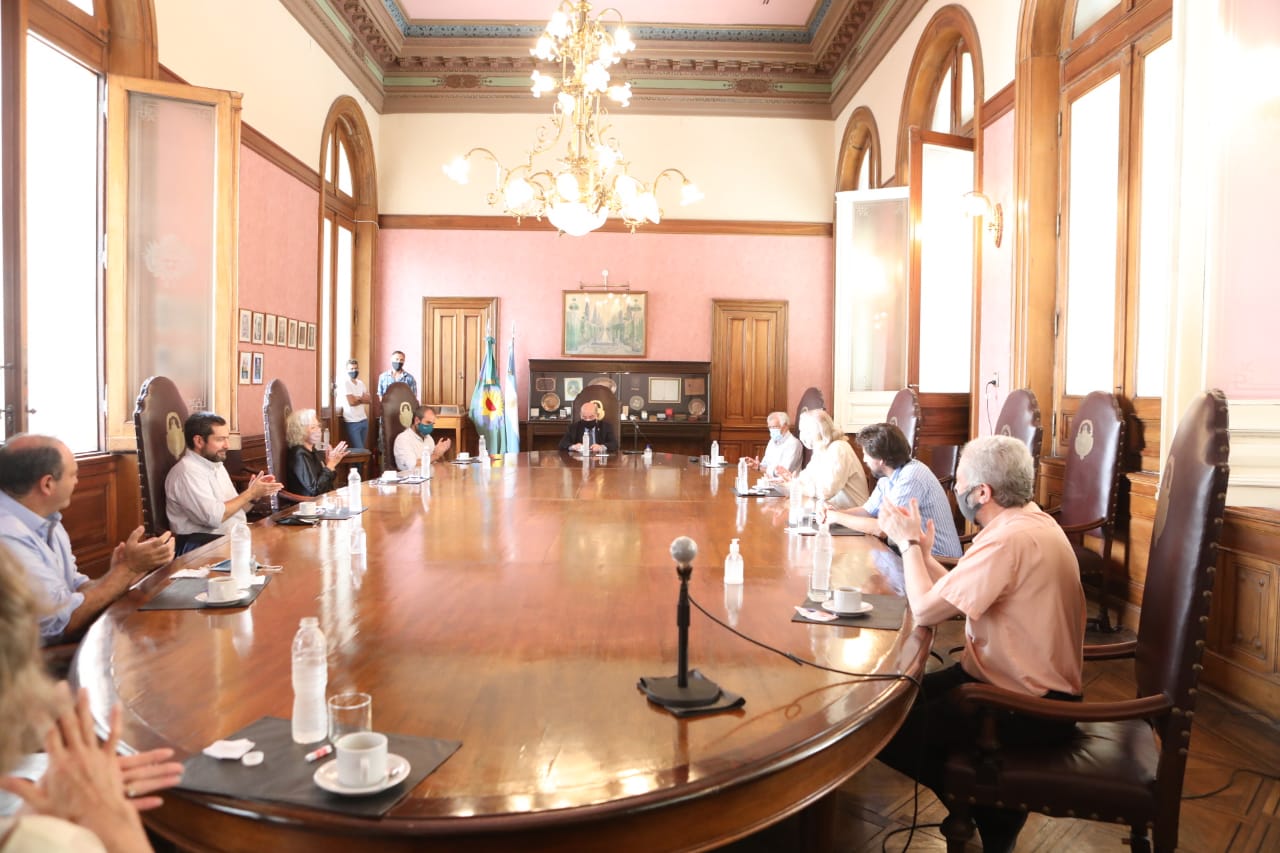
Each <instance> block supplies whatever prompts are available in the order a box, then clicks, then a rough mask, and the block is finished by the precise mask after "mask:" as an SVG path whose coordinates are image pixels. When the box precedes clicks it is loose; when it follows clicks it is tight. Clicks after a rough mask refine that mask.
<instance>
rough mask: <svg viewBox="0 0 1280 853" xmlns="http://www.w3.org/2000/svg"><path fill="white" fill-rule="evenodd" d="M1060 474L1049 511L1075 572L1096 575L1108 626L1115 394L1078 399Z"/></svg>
mask: <svg viewBox="0 0 1280 853" xmlns="http://www.w3.org/2000/svg"><path fill="white" fill-rule="evenodd" d="M1072 429H1073V431H1074V432H1073V434H1072V435H1071V437H1070V438H1069V440H1068V442H1067V457H1066V461H1065V467H1064V469H1063V475H1062V502H1061V503H1060V504H1059V505H1058V507H1057V508H1056V509H1055V510H1053V511H1052V514H1053V515H1054V516H1056V517H1057V519H1058V523H1059V524H1061V525H1062V529H1063V530H1064V531H1065V532H1066V534H1067V538H1068V539H1070V540H1071V545H1072V547H1073V548H1074V549H1075V552H1076V559H1077V560H1078V561H1079V563H1080V574H1081V575H1083V576H1085V577H1098V578H1099V582H1098V584H1099V593H1098V627H1099V628H1101V629H1102V630H1104V631H1110V630H1111V616H1110V614H1109V613H1108V611H1107V601H1108V596H1107V580H1108V576H1109V575H1110V572H1109V571H1108V570H1107V569H1108V564H1109V563H1110V561H1111V542H1112V538H1113V537H1114V535H1115V520H1116V497H1117V496H1118V495H1119V493H1120V463H1121V458H1122V457H1121V454H1122V452H1123V448H1124V433H1125V425H1124V413H1123V412H1121V410H1120V403H1119V401H1117V400H1116V396H1115V395H1114V394H1108V393H1107V392H1106V391H1094V392H1093V393H1092V394H1089V395H1088V396H1087V397H1085V398H1084V400H1083V401H1082V402H1081V403H1080V408H1079V410H1078V411H1077V412H1076V416H1075V419H1074V421H1072ZM1086 535H1088V536H1096V537H1098V538H1100V539H1101V540H1102V550H1101V553H1098V552H1095V551H1092V550H1090V549H1089V548H1086V547H1085V545H1084V538H1085V536H1086Z"/></svg>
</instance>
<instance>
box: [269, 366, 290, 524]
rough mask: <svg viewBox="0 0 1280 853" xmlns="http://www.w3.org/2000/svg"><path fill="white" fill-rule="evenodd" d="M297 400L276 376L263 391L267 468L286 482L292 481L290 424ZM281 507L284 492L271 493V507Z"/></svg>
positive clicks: (281, 480) (278, 478)
mask: <svg viewBox="0 0 1280 853" xmlns="http://www.w3.org/2000/svg"><path fill="white" fill-rule="evenodd" d="M292 413H293V400H292V399H290V397H289V388H288V386H287V385H285V384H284V381H283V380H280V379H272V380H271V384H270V385H268V386H267V390H266V392H265V393H263V395H262V434H263V435H264V436H266V439H267V471H268V472H270V473H272V474H274V475H275V477H276V479H277V480H279V481H280V482H282V483H287V482H288V481H289V477H288V473H289V472H288V470H287V468H288V466H289V440H288V436H287V432H286V431H287V425H288V422H289V415H290V414H292ZM279 509H280V496H279V495H276V494H273V495H271V511H272V512H276V511H278V510H279Z"/></svg>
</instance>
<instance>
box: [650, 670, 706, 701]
mask: <svg viewBox="0 0 1280 853" xmlns="http://www.w3.org/2000/svg"><path fill="white" fill-rule="evenodd" d="M685 680H686V682H687V686H685V687H681V686H680V676H678V675H672V676H669V677H666V678H650V677H647V676H646V677H645V679H644V685H645V686H644V692H645V694H646V695H647V696H648V697H649V699H650V700H651V701H653V702H655V703H657V704H659V705H662V706H663V707H666V708H703V707H706V706H707V705H714V704H715V703H716V702H717V701H719V699H720V687H719V685H717V684H716V683H715V682H714V681H709V680H707V679H705V678H692V677H691V678H687V679H685Z"/></svg>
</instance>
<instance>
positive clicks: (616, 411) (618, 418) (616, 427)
mask: <svg viewBox="0 0 1280 853" xmlns="http://www.w3.org/2000/svg"><path fill="white" fill-rule="evenodd" d="M590 400H597V401H599V403H600V405H601V406H603V407H604V419H605V420H606V421H608V422H609V425H610V426H611V427H613V435H614V437H615V438H616V439H618V441H619V442H621V441H622V405H621V404H620V403H619V402H618V397H617V395H615V394H614V393H613V392H612V391H610V390H609V387H608V386H607V385H588V386H587V387H586V388H583V389H582V390H581V391H579V392H578V396H577V397H575V398H574V399H573V416H574V419H575V420H576V419H577V417H578V412H579V410H581V408H582V404H583V403H586V402H588V401H590Z"/></svg>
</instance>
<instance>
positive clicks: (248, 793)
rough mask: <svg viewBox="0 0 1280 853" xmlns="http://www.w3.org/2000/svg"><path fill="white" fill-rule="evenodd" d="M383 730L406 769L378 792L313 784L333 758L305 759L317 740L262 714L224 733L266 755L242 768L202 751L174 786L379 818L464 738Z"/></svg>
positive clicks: (460, 743) (393, 751)
mask: <svg viewBox="0 0 1280 853" xmlns="http://www.w3.org/2000/svg"><path fill="white" fill-rule="evenodd" d="M386 734H387V751H388V752H389V753H392V754H394V755H399V756H401V757H403V758H405V759H407V760H408V762H409V766H410V769H409V775H408V776H407V777H405V780H404V781H403V782H401V783H400V784H398V785H392V786H391V787H390V788H388V789H387V790H385V791H383V792H381V793H378V794H369V795H368V796H363V797H344V796H342V795H340V794H332V793H330V792H328V791H326V790H324V789H323V788H321V787H320V786H319V785H317V784H316V783H315V779H314V778H313V777H314V776H315V773H316V770H318V769H319V768H320V767H322V766H323V765H324V764H325V763H326V762H328V761H334V760H336V759H334V758H332V757H329V758H323V759H321V760H320V761H317V762H315V763H314V764H308V763H307V761H306V760H305V758H304V756H305V755H306V754H307V753H308V752H310V751H311V750H312V749H314V748H315V747H316V746H317V744H314V743H313V744H297V743H294V742H293V735H292V732H291V729H290V724H289V721H288V720H282V719H280V718H279V717H263V718H262V719H260V720H258V721H257V722H254V723H250V724H249V725H248V726H246V727H245V728H243V729H241V730H240V731H238V732H235V733H234V734H230V735H227V736H226V738H225V739H226V740H237V739H239V738H248V739H249V740H251V741H253V743H254V747H253V748H254V749H257V750H261V751H262V753H263V754H264V755H265V759H264V760H263V762H262V763H261V764H259V765H258V766H257V767H245V766H244V765H243V764H241V763H240V762H239V761H230V760H224V759H217V758H210V757H209V756H207V755H205V754H204V753H200V754H199V755H195V756H192V757H191V758H188V759H187V760H186V762H185V763H184V764H183V771H182V783H181V784H180V785H179V786H178V787H179V788H182V789H183V790H187V791H198V792H200V793H202V794H218V795H219V796H224V797H234V798H236V799H248V800H269V801H271V802H276V803H289V804H291V805H298V806H308V807H310V808H314V809H321V810H323V811H331V812H340V813H342V814H347V815H353V816H355V817H381V816H382V815H384V814H386V813H387V812H388V811H390V810H391V808H392V807H393V806H395V804H396V803H398V802H400V800H401V799H403V798H404V797H405V796H406V795H407V794H408V793H409V792H410V791H412V790H413V789H414V788H415V787H417V785H418V783H419V782H421V781H422V780H423V779H425V778H427V776H428V775H430V774H431V773H432V772H434V771H435V769H436V768H437V767H439V766H440V765H441V764H444V762H445V761H446V760H447V759H448V758H449V756H451V755H453V753H454V752H456V751H457V749H458V747H460V746H462V742H461V741H456V740H439V739H438V738H430V737H415V736H413V735H398V734H392V733H390V732H388V733H386Z"/></svg>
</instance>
